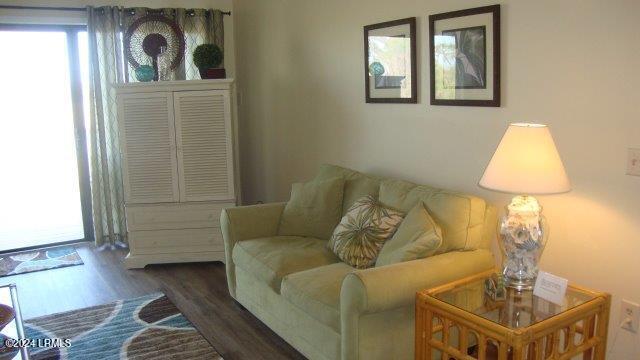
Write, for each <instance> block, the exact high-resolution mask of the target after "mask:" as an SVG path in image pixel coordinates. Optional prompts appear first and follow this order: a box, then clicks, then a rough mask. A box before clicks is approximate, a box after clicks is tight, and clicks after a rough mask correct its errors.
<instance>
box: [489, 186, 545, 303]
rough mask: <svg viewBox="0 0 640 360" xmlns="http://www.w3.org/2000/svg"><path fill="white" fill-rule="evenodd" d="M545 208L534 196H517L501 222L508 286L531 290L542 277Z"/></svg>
mask: <svg viewBox="0 0 640 360" xmlns="http://www.w3.org/2000/svg"><path fill="white" fill-rule="evenodd" d="M541 211H542V208H541V207H540V204H538V201H537V200H536V199H535V198H534V197H532V196H526V195H523V196H516V197H514V198H513V199H512V200H511V203H510V204H509V205H508V206H507V215H506V216H504V217H503V218H502V221H501V223H500V231H499V233H500V238H501V240H502V241H501V242H500V246H501V248H502V253H503V255H504V259H503V266H504V268H503V270H502V274H503V275H504V280H505V286H506V287H510V288H514V289H516V290H530V289H532V288H533V286H534V284H535V281H536V277H537V276H538V262H539V260H540V256H541V255H542V251H543V250H544V247H545V245H546V242H547V234H548V227H547V225H546V221H545V219H544V216H542V214H541Z"/></svg>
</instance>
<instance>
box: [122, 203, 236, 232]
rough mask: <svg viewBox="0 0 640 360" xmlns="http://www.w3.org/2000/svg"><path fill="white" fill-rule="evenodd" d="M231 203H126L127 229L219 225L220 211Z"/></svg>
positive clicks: (162, 228) (193, 227)
mask: <svg viewBox="0 0 640 360" xmlns="http://www.w3.org/2000/svg"><path fill="white" fill-rule="evenodd" d="M231 206H235V204H233V203H221V204H210V203H209V204H166V205H165V204H163V205H147V206H145V205H128V206H127V208H126V210H127V229H128V230H129V231H139V230H170V229H197V228H208V227H218V226H220V213H221V212H222V209H223V208H225V207H231Z"/></svg>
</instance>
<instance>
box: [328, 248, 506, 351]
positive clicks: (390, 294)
mask: <svg viewBox="0 0 640 360" xmlns="http://www.w3.org/2000/svg"><path fill="white" fill-rule="evenodd" d="M494 266H495V265H494V261H493V255H492V253H491V252H490V251H489V250H484V249H482V250H473V251H454V252H448V253H444V254H441V255H436V256H432V257H429V258H426V259H420V260H414V261H407V262H403V263H398V264H392V265H387V266H382V267H377V268H370V269H366V270H356V271H354V272H352V273H350V274H348V275H347V276H346V277H345V278H344V280H343V281H342V289H341V291H340V327H341V337H340V338H341V339H340V341H341V344H340V352H341V358H342V359H343V360H345V359H355V360H358V359H383V358H387V359H390V358H407V359H409V358H413V338H414V336H413V329H414V326H415V319H414V311H413V308H414V307H415V298H416V292H418V291H420V290H422V289H427V288H432V287H435V286H438V285H443V284H446V283H449V282H452V281H455V280H459V279H462V278H465V277H467V276H471V275H473V274H476V273H478V272H481V271H486V270H489V269H492V268H494ZM403 309H405V310H406V311H404V310H403ZM398 314H407V315H406V316H405V315H400V316H398ZM375 319H377V320H375ZM380 319H384V321H382V322H380ZM387 321H391V323H387ZM385 324H386V325H385ZM372 329H373V330H372ZM387 329H392V330H387ZM388 331H393V332H394V333H399V334H401V336H400V340H398V339H396V341H395V342H394V341H393V340H389V339H393V336H392V335H391V334H389V333H388ZM372 334H377V335H372ZM389 343H391V344H392V345H391V346H389ZM375 344H384V346H383V347H379V346H376V345H375ZM393 344H395V345H393ZM381 349H382V350H381Z"/></svg>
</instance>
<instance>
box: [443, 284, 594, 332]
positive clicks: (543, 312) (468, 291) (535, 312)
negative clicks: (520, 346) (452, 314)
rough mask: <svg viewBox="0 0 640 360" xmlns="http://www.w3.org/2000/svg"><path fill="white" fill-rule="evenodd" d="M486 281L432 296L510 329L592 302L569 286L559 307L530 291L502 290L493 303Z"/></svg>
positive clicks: (587, 296)
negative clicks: (501, 293)
mask: <svg viewBox="0 0 640 360" xmlns="http://www.w3.org/2000/svg"><path fill="white" fill-rule="evenodd" d="M485 280H486V279H481V280H476V281H472V282H468V283H465V284H461V285H458V286H456V287H454V288H452V289H448V290H444V291H442V292H437V293H433V294H431V296H433V297H435V298H436V299H439V300H442V301H444V302H446V303H448V304H450V305H453V306H455V307H458V308H460V309H462V310H465V311H467V312H470V313H473V314H475V315H478V316H480V317H483V318H485V319H487V320H490V321H493V322H494V323H496V324H500V325H502V326H505V327H507V328H510V329H517V328H523V327H527V326H531V325H533V324H536V323H538V322H541V321H543V320H545V319H548V318H550V317H553V316H555V315H558V314H560V313H562V312H564V311H567V310H569V309H571V308H573V307H576V306H579V305H581V304H584V303H586V302H588V301H590V300H592V299H594V298H595V295H593V294H591V293H588V292H585V291H582V290H579V289H577V288H573V287H571V286H569V287H568V288H567V293H566V295H565V297H564V300H563V302H562V305H556V304H554V303H552V302H549V301H547V300H544V299H542V298H540V297H538V296H535V295H533V291H532V290H524V291H517V290H515V289H512V288H505V291H504V296H499V297H497V298H496V299H494V296H492V295H491V293H492V292H495V291H492V290H491V288H492V286H491V285H488V284H487V286H485ZM485 289H488V290H485Z"/></svg>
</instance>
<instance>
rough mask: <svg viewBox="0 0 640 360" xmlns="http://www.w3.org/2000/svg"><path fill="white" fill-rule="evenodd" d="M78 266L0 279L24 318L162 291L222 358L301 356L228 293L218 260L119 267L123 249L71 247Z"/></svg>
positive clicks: (298, 357)
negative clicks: (12, 290) (14, 291)
mask: <svg viewBox="0 0 640 360" xmlns="http://www.w3.org/2000/svg"><path fill="white" fill-rule="evenodd" d="M76 248H77V250H78V253H79V254H80V256H81V257H82V260H83V261H84V265H80V266H72V267H67V268H61V269H52V270H47V271H40V272H34V273H28V274H21V275H14V276H8V277H3V278H0V285H5V284H10V283H15V284H16V285H17V286H18V296H19V298H20V306H21V308H22V315H23V317H24V318H25V319H30V318H34V317H38V316H42V315H48V314H54V313H58V312H63V311H69V310H75V309H80V308H84V307H89V306H94V305H100V304H105V303H109V302H112V301H115V300H118V299H130V298H135V297H138V296H142V295H145V294H149V293H153V292H158V291H161V292H164V293H165V294H166V295H167V296H168V297H169V298H170V299H171V300H172V301H173V302H174V304H176V306H177V307H178V308H179V309H180V310H181V311H182V313H183V314H184V315H185V316H186V317H187V318H188V319H189V320H190V321H191V322H192V323H193V324H194V325H195V326H196V328H198V330H200V332H201V333H202V334H203V335H204V337H205V338H207V340H209V342H210V343H211V344H212V345H213V346H214V347H215V348H216V350H218V352H219V353H220V354H221V355H222V356H223V357H224V359H225V360H232V359H304V357H303V356H302V355H301V354H300V353H298V352H297V351H296V350H295V349H294V348H292V347H291V346H290V345H289V344H287V343H286V342H285V341H284V340H282V339H281V338H280V337H279V336H278V335H276V334H275V333H274V332H273V331H271V330H270V329H269V328H268V327H267V326H266V325H264V324H263V323H262V322H260V320H258V319H257V318H256V317H254V316H253V315H252V314H251V313H250V312H248V311H246V310H244V309H242V308H241V307H240V306H238V305H237V304H236V303H234V301H233V299H232V298H231V296H230V295H229V292H228V290H227V283H226V281H227V279H226V274H225V269H224V264H222V263H219V262H216V263H194V264H170V265H149V266H147V267H146V268H145V269H142V270H126V269H124V267H123V266H122V259H123V258H124V256H125V255H126V252H124V251H121V250H119V251H97V250H95V249H94V247H93V246H92V245H90V244H81V245H76Z"/></svg>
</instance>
